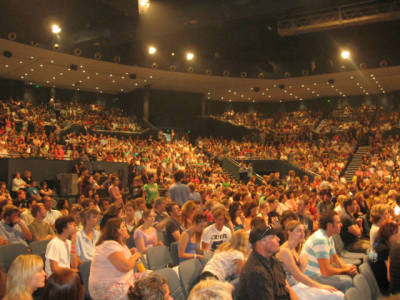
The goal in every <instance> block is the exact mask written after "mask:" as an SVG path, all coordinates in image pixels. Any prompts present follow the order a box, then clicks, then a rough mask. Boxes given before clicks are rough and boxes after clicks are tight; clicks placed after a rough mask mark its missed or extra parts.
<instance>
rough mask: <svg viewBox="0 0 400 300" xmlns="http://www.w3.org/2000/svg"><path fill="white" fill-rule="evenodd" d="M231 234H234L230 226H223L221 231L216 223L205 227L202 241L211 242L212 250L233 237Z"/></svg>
mask: <svg viewBox="0 0 400 300" xmlns="http://www.w3.org/2000/svg"><path fill="white" fill-rule="evenodd" d="M231 235H232V233H231V230H230V229H229V228H228V227H226V226H223V227H222V229H221V231H219V230H218V229H217V228H216V227H215V224H212V225H210V226H208V227H207V228H206V229H204V232H203V236H202V238H201V241H202V242H204V243H207V244H209V245H210V248H209V249H210V250H211V251H214V250H215V249H217V248H218V246H219V245H220V244H222V243H223V242H226V241H228V240H229V239H230V238H231Z"/></svg>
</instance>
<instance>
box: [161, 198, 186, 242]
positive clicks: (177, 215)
mask: <svg viewBox="0 0 400 300" xmlns="http://www.w3.org/2000/svg"><path fill="white" fill-rule="evenodd" d="M166 210H167V213H168V215H169V217H168V219H167V223H166V224H165V233H166V235H165V236H166V241H167V243H168V244H167V245H166V246H169V245H170V244H172V243H173V242H178V241H179V239H180V237H181V233H182V231H183V227H182V224H181V209H180V207H179V205H178V204H177V203H175V202H171V203H169V204H168V205H167V207H166Z"/></svg>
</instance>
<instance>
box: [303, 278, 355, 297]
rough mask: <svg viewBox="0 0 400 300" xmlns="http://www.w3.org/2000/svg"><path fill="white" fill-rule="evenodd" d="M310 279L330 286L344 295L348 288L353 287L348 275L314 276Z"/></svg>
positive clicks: (351, 279)
mask: <svg viewBox="0 0 400 300" xmlns="http://www.w3.org/2000/svg"><path fill="white" fill-rule="evenodd" d="M310 277H311V279H313V280H315V281H317V282H319V283H322V284H327V285H331V286H333V287H335V288H337V289H338V290H339V291H341V292H343V293H345V292H346V290H347V289H348V288H350V287H352V286H353V278H351V276H349V275H332V276H322V275H314V276H310Z"/></svg>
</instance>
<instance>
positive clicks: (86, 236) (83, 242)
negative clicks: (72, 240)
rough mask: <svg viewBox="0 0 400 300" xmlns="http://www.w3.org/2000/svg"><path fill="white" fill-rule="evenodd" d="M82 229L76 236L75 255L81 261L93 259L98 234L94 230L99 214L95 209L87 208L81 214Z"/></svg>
mask: <svg viewBox="0 0 400 300" xmlns="http://www.w3.org/2000/svg"><path fill="white" fill-rule="evenodd" d="M81 219H82V224H83V228H82V229H81V230H80V231H78V233H77V234H76V254H77V255H78V257H79V259H80V260H82V261H89V260H92V258H93V253H94V250H95V245H96V243H97V240H98V239H99V237H100V232H99V231H97V230H96V229H95V228H96V226H97V225H98V223H99V212H98V210H97V209H95V208H88V209H86V210H85V211H83V213H82V217H81Z"/></svg>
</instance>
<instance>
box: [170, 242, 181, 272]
mask: <svg viewBox="0 0 400 300" xmlns="http://www.w3.org/2000/svg"><path fill="white" fill-rule="evenodd" d="M178 246H179V244H178V242H173V243H171V245H170V246H169V249H170V252H171V257H172V263H173V264H174V266H177V265H178V264H179V255H178Z"/></svg>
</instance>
